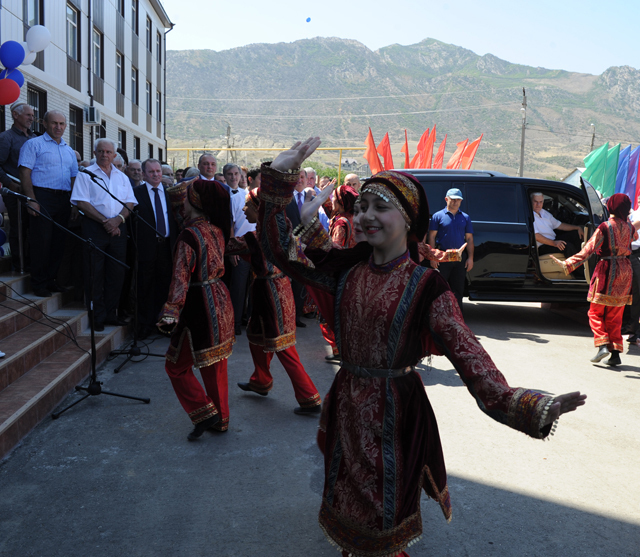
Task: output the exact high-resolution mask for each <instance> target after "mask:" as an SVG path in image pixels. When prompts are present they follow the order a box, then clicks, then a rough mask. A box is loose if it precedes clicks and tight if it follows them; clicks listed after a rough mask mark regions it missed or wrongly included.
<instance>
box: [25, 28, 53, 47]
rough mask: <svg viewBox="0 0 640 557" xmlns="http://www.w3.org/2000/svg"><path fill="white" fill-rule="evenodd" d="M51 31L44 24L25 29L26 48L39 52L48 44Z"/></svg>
mask: <svg viewBox="0 0 640 557" xmlns="http://www.w3.org/2000/svg"><path fill="white" fill-rule="evenodd" d="M50 42H51V33H50V32H49V29H47V28H46V27H45V26H44V25H34V26H33V27H32V28H31V29H29V30H28V31H27V48H28V49H29V50H30V51H31V52H40V51H41V50H44V49H45V48H47V46H49V43H50Z"/></svg>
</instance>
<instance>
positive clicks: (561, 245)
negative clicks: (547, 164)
mask: <svg viewBox="0 0 640 557" xmlns="http://www.w3.org/2000/svg"><path fill="white" fill-rule="evenodd" d="M531 205H532V206H533V230H534V232H535V235H536V244H537V246H538V254H539V255H544V254H546V253H558V252H562V253H564V255H565V257H566V258H567V259H568V258H569V257H571V256H572V255H575V254H576V253H578V251H579V250H578V246H579V245H580V241H581V240H582V238H583V236H584V233H583V230H582V227H581V226H578V225H576V224H567V223H564V222H560V221H559V220H558V219H556V218H555V217H554V216H553V215H552V214H551V213H549V211H546V210H545V209H543V208H542V207H543V205H544V195H543V194H542V193H540V192H535V193H532V194H531ZM558 230H560V231H562V232H557V231H558ZM576 233H577V234H576Z"/></svg>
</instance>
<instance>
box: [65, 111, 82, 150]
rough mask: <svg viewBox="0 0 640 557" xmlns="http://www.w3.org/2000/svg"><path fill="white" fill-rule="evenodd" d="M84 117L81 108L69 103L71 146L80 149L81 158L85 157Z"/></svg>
mask: <svg viewBox="0 0 640 557" xmlns="http://www.w3.org/2000/svg"><path fill="white" fill-rule="evenodd" d="M83 118H84V111H83V110H82V109H81V108H78V107H77V106H73V105H69V147H71V148H72V149H75V150H76V151H78V153H80V158H81V159H83V158H84V145H83V144H84V134H83Z"/></svg>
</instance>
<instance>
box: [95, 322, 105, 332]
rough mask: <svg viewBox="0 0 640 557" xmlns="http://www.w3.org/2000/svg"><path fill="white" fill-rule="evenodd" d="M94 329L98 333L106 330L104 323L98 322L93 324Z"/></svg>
mask: <svg viewBox="0 0 640 557" xmlns="http://www.w3.org/2000/svg"><path fill="white" fill-rule="evenodd" d="M93 330H94V331H95V332H96V333H101V332H102V331H104V323H96V324H95V325H94V326H93Z"/></svg>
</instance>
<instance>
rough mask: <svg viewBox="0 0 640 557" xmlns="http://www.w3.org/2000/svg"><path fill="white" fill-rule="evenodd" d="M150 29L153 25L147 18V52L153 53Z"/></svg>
mask: <svg viewBox="0 0 640 557" xmlns="http://www.w3.org/2000/svg"><path fill="white" fill-rule="evenodd" d="M152 29H153V25H152V23H151V19H149V18H148V17H147V50H148V51H149V52H153V42H152V41H153V39H152V38H151V37H152Z"/></svg>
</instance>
